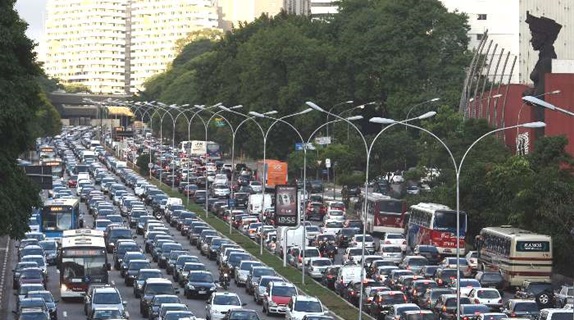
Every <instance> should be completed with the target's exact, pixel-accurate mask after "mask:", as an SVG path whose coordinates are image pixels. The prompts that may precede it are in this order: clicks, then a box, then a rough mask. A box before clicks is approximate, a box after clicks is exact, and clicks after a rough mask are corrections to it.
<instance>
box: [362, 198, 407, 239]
mask: <svg viewBox="0 0 574 320" xmlns="http://www.w3.org/2000/svg"><path fill="white" fill-rule="evenodd" d="M365 205H366V206H367V223H366V224H365V225H366V226H367V231H369V232H371V233H372V232H399V233H402V232H403V230H404V219H405V213H406V211H407V203H406V201H404V200H398V199H394V198H391V197H390V196H387V195H383V194H381V193H367V195H366V197H365Z"/></svg>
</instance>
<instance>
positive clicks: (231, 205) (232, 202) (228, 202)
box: [227, 198, 235, 208]
mask: <svg viewBox="0 0 574 320" xmlns="http://www.w3.org/2000/svg"><path fill="white" fill-rule="evenodd" d="M227 205H228V206H229V207H230V208H234V207H235V199H233V198H229V199H228V200H227Z"/></svg>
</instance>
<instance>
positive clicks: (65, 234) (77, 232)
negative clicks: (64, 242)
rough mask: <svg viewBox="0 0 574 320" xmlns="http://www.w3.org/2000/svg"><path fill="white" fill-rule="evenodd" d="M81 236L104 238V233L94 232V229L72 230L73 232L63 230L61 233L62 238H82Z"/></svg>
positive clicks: (100, 231)
mask: <svg viewBox="0 0 574 320" xmlns="http://www.w3.org/2000/svg"><path fill="white" fill-rule="evenodd" d="M83 236H91V237H102V238H103V237H104V231H102V230H96V229H73V230H65V231H64V232H63V233H62V239H63V238H73V237H83Z"/></svg>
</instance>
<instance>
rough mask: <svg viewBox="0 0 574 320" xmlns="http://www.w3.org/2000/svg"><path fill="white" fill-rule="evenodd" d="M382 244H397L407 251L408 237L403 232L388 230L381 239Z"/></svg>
mask: <svg viewBox="0 0 574 320" xmlns="http://www.w3.org/2000/svg"><path fill="white" fill-rule="evenodd" d="M381 244H396V245H399V246H400V247H401V250H402V251H403V252H405V251H407V239H406V238H405V236H404V235H403V234H402V233H396V232H386V233H385V234H384V235H383V237H382V239H381Z"/></svg>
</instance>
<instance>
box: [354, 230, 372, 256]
mask: <svg viewBox="0 0 574 320" xmlns="http://www.w3.org/2000/svg"><path fill="white" fill-rule="evenodd" d="M350 246H351V247H357V248H362V247H363V246H365V253H366V254H373V253H375V239H374V238H373V236H371V235H370V234H367V235H365V237H364V238H363V235H362V234H356V235H354V236H353V238H351V242H350Z"/></svg>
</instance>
